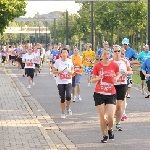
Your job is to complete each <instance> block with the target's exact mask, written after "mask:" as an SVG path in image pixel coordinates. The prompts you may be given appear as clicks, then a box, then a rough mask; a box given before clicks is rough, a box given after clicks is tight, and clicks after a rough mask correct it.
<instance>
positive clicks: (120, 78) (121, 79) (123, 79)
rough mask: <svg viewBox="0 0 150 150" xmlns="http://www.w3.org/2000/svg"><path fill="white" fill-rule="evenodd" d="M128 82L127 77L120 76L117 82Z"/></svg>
mask: <svg viewBox="0 0 150 150" xmlns="http://www.w3.org/2000/svg"><path fill="white" fill-rule="evenodd" d="M126 80H127V77H126V76H120V77H119V79H118V81H117V82H125V81H126Z"/></svg>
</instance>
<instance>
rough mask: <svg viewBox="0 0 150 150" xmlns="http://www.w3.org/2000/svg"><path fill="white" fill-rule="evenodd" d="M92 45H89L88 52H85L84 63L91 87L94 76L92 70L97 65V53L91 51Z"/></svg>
mask: <svg viewBox="0 0 150 150" xmlns="http://www.w3.org/2000/svg"><path fill="white" fill-rule="evenodd" d="M91 48H92V44H90V43H87V45H86V50H85V51H84V52H83V54H82V57H83V62H84V66H85V74H86V75H87V80H88V86H90V80H91V76H92V70H93V66H94V63H95V56H96V54H95V52H94V51H93V50H92V49H91Z"/></svg>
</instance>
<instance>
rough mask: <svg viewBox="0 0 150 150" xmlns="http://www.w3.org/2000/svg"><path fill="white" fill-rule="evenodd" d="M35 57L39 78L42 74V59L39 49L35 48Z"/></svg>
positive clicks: (36, 71)
mask: <svg viewBox="0 0 150 150" xmlns="http://www.w3.org/2000/svg"><path fill="white" fill-rule="evenodd" d="M33 55H34V57H35V60H34V62H35V76H37V73H38V72H39V73H40V62H41V57H40V53H39V52H38V49H37V47H35V49H34V52H33Z"/></svg>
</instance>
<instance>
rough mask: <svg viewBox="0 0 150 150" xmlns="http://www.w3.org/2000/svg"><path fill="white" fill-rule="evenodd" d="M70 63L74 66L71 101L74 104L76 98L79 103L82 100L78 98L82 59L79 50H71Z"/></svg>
mask: <svg viewBox="0 0 150 150" xmlns="http://www.w3.org/2000/svg"><path fill="white" fill-rule="evenodd" d="M71 58H72V62H73V65H74V73H73V74H72V101H73V102H75V101H76V98H77V99H78V100H79V101H81V100H82V98H81V96H80V81H81V77H82V67H83V62H82V57H81V56H80V54H79V50H78V49H77V48H75V49H74V50H73V55H72V57H71ZM76 88H77V97H76V96H75V90H76Z"/></svg>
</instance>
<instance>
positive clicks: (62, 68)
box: [53, 48, 73, 118]
mask: <svg viewBox="0 0 150 150" xmlns="http://www.w3.org/2000/svg"><path fill="white" fill-rule="evenodd" d="M68 53H69V50H68V49H66V48H63V49H62V50H61V56H62V58H61V59H57V60H56V62H55V64H54V68H53V73H54V74H56V75H57V77H56V84H57V85H58V86H57V87H58V91H59V96H60V99H61V102H60V106H61V111H62V114H61V118H66V114H65V108H66V109H67V114H68V115H72V111H71V108H70V105H71V88H72V72H73V64H72V61H71V60H70V59H68V58H67V56H68ZM65 100H66V105H65Z"/></svg>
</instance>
